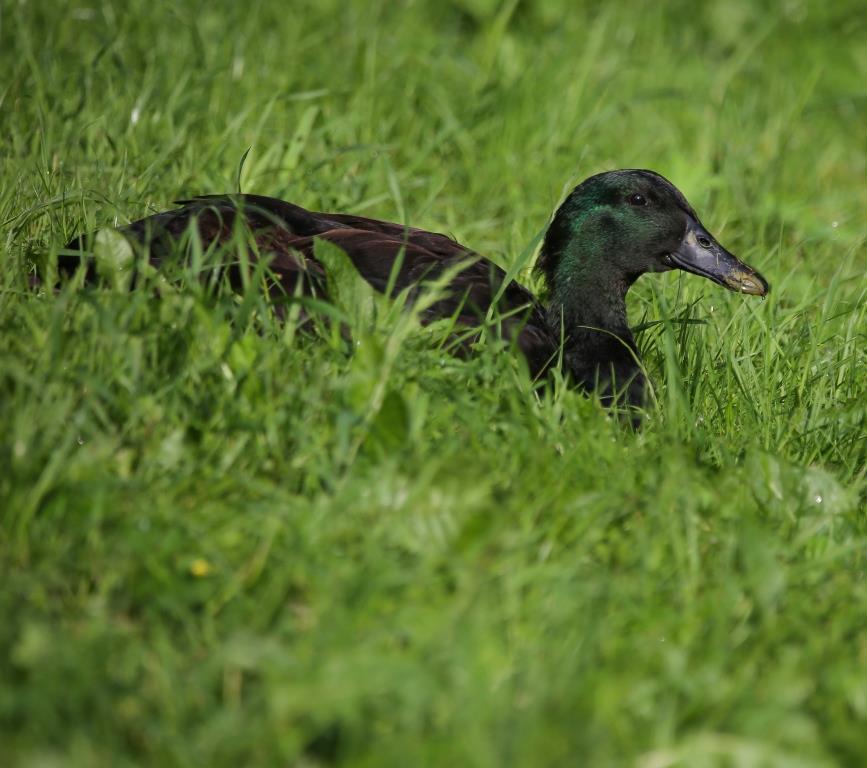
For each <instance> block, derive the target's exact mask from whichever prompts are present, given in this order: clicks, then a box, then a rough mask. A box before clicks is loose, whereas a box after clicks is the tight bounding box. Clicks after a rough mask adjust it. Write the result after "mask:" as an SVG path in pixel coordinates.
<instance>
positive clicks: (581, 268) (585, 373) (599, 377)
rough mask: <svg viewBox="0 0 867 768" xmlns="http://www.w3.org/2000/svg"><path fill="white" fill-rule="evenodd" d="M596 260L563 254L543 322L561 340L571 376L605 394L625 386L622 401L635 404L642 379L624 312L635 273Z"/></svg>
mask: <svg viewBox="0 0 867 768" xmlns="http://www.w3.org/2000/svg"><path fill="white" fill-rule="evenodd" d="M598 265H599V260H596V259H591V258H574V259H573V258H568V256H567V255H566V254H564V258H562V259H561V260H560V264H559V265H558V267H559V268H558V269H557V272H556V273H555V274H554V275H553V276H552V278H553V279H552V280H551V286H550V288H551V291H550V295H551V300H550V303H549V304H548V308H547V313H548V325H549V327H550V329H551V332H552V333H553V334H554V336H555V339H557V340H560V339H562V341H563V366H564V368H565V369H566V370H567V371H568V373H569V374H570V375H571V376H572V378H573V379H574V380H575V381H576V382H578V383H579V384H581V385H583V386H584V387H585V388H586V389H588V390H595V391H598V392H599V394H600V395H601V396H602V398H603V399H604V400H611V399H613V397H614V396H615V393H616V392H617V391H618V390H621V389H624V388H625V389H626V399H627V401H628V402H630V403H631V404H634V405H640V404H641V402H642V400H643V389H644V379H643V376H642V374H641V369H640V366H639V364H638V348H637V346H636V344H635V339H634V337H633V335H632V331H631V330H630V329H629V323H628V321H627V316H626V294H627V292H628V291H629V288H630V286H631V285H632V282H633V281H634V278H631V279H630V278H629V277H624V276H622V275H616V274H611V273H610V272H609V271H607V270H605V269H604V268H603V269H599V268H598Z"/></svg>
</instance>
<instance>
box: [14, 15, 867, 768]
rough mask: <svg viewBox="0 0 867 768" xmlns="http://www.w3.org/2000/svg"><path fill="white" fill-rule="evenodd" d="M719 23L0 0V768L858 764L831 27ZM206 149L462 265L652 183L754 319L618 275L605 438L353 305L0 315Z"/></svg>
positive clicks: (846, 99)
mask: <svg viewBox="0 0 867 768" xmlns="http://www.w3.org/2000/svg"><path fill="white" fill-rule="evenodd" d="M765 5H766V7H764V8H763V7H761V4H759V3H754V2H747V0H743V1H742V2H736V1H735V0H732V2H727V3H720V4H715V5H710V4H708V5H706V6H699V7H696V6H695V4H694V3H693V2H677V3H664V4H662V3H649V2H647V3H641V2H634V3H628V2H622V3H605V4H600V5H599V6H598V7H597V5H596V4H592V3H587V4H582V3H575V2H572V0H568V1H567V0H562V2H557V1H556V0H550V2H544V3H542V2H539V3H532V2H509V1H506V2H498V1H497V0H450V1H449V2H446V1H445V0H442V1H441V2H433V1H432V2H429V3H426V2H420V1H419V2H412V3H411V2H406V3H395V2H385V1H383V2H365V3H362V2H357V3H355V2H349V3H347V2H345V0H340V1H339V2H338V1H337V0H334V1H333V2H327V1H326V0H315V1H314V0H309V1H301V0H298V1H296V2H292V3H284V2H278V1H277V0H273V1H272V2H267V1H266V0H259V1H257V0H253V1H252V2H250V3H232V4H230V3H215V2H210V3H206V2H192V1H191V0H181V1H178V0H172V1H171V2H169V1H168V0H148V1H147V2H145V1H144V0H129V1H127V2H123V3H121V2H116V1H115V0H105V1H104V2H103V1H102V0H74V1H73V0H51V1H50V2H49V0H30V1H25V0H20V1H18V0H10V2H8V3H4V4H3V5H2V6H0V72H2V77H0V180H2V183H0V254H2V255H0V258H2V264H0V574H2V576H0V616H2V621H0V764H2V765H4V766H6V765H10V766H45V765H52V766H53V765H63V766H66V765H71V766H103V765H104V766H122V765H133V764H146V765H155V766H157V765H158V766H175V765H176V766H187V765H214V766H218V765H227V766H235V765H251V764H256V765H263V766H270V765H304V766H315V765H331V764H345V765H367V766H383V765H400V766H406V765H462V766H471V765H472V766H488V765H490V766H499V765H521V766H524V765H531V766H562V765H587V766H636V768H663V767H667V766H672V767H674V766H678V767H680V766H683V767H688V768H693V767H698V768H702V767H703V766H720V767H723V766H726V767H727V766H734V767H738V768H739V767H741V766H744V767H747V766H755V767H756V768H759V767H764V766H804V767H806V766H833V765H842V766H861V765H863V764H864V759H865V758H864V756H865V754H867V578H865V567H867V551H865V547H867V515H865V499H867V476H865V458H867V447H865V443H867V440H865V431H867V425H865V413H867V386H865V384H867V368H865V365H867V353H865V349H867V341H865V336H867V308H865V307H867V302H865V290H867V289H865V273H867V258H865V217H864V212H865V210H867V186H865V183H864V179H865V176H867V91H865V86H864V83H865V82H867V55H865V51H867V46H865V40H867V26H865V21H864V14H863V8H861V7H859V6H860V5H861V4H860V3H858V2H849V3H845V2H843V3H828V2H811V3H808V2H803V1H800V0H793V1H792V2H787V3H767V4H765ZM248 147H252V150H251V152H250V154H249V156H248V157H247V160H246V162H245V163H244V165H243V171H242V173H241V179H240V180H241V185H242V187H243V189H244V190H245V191H251V192H252V191H255V192H259V193H263V194H271V195H276V196H279V197H284V198H288V199H291V200H294V201H296V202H298V203H301V204H303V205H306V206H309V207H314V208H322V209H341V210H347V211H353V212H358V213H363V214H366V215H373V216H378V217H382V218H389V219H393V220H398V221H404V220H405V221H408V222H411V223H413V224H415V225H417V226H423V227H430V228H434V229H437V230H441V231H447V232H450V233H452V234H454V235H455V236H456V237H457V238H459V239H460V240H461V241H462V242H465V243H467V244H469V245H471V246H473V247H474V248H476V249H477V250H479V251H480V252H482V253H485V254H488V255H490V256H491V257H492V258H494V259H495V260H497V261H499V262H500V263H501V264H503V265H509V264H510V263H512V262H513V260H514V259H516V258H518V257H519V256H520V254H521V253H522V252H523V251H524V250H525V249H526V248H527V247H528V245H529V244H531V243H532V242H533V239H534V237H536V235H537V234H538V233H539V231H540V230H541V229H542V227H543V226H544V225H545V223H546V221H547V217H548V216H549V215H550V213H551V211H552V210H553V208H554V207H555V206H556V204H557V203H558V201H559V200H560V199H561V197H562V195H563V194H564V191H565V190H567V189H568V188H569V187H570V186H571V185H573V184H575V183H577V181H579V180H580V179H581V178H583V177H585V176H587V175H589V174H591V173H594V172H597V171H600V170H604V169H607V168H612V167H636V166H637V167H649V168H653V169H656V170H658V171H660V172H661V173H663V174H665V175H666V176H668V177H669V178H671V179H672V180H673V181H674V182H675V183H676V184H677V185H678V186H679V187H680V188H681V189H683V190H684V192H685V193H686V195H687V197H688V198H689V199H690V200H691V201H692V202H693V204H694V205H695V206H696V208H697V209H698V210H699V212H700V213H701V215H702V218H703V220H704V223H705V224H706V225H707V226H708V227H709V228H710V229H711V231H713V232H714V233H715V234H717V235H718V236H719V238H720V239H721V241H722V242H723V243H724V244H725V245H726V246H728V247H729V248H730V249H731V250H732V251H733V252H735V253H737V254H738V255H740V256H741V257H743V258H744V259H745V260H746V261H748V262H749V263H751V264H754V265H755V266H756V267H757V268H759V269H760V270H761V271H762V272H763V273H764V274H765V275H766V276H767V277H768V279H769V280H770V282H771V283H772V286H773V292H772V294H771V296H770V298H769V299H768V300H766V301H757V300H754V299H749V298H746V297H740V296H737V295H734V294H730V293H726V292H724V291H723V290H722V289H720V288H718V287H717V286H714V285H712V284H711V283H709V282H707V281H702V280H699V279H697V278H694V277H689V276H681V275H676V274H669V275H665V276H655V277H654V276H651V277H645V278H644V279H642V280H641V281H640V282H639V284H638V285H637V286H636V288H635V289H634V290H633V292H632V294H631V295H630V302H631V303H630V312H631V314H632V319H633V320H634V322H635V324H642V323H643V324H645V326H646V329H645V330H644V331H643V332H642V333H641V336H640V344H641V346H642V349H643V352H644V357H645V362H646V364H647V366H648V370H649V373H650V375H651V377H652V379H653V382H654V393H655V400H654V403H653V404H652V405H651V407H650V413H649V415H648V418H647V420H646V424H645V428H644V429H643V430H642V431H641V432H640V433H639V434H634V433H632V432H631V431H629V430H627V429H624V428H623V427H622V426H620V425H619V424H618V423H617V422H616V421H614V420H612V419H610V418H609V417H608V416H607V414H606V413H605V411H604V410H602V409H601V408H600V407H599V406H598V405H597V404H596V403H594V402H593V401H592V400H589V399H587V398H585V397H583V396H581V395H580V394H578V393H575V392H572V391H569V390H568V389H567V388H566V387H564V386H562V383H561V382H556V381H555V382H554V385H553V386H552V387H550V388H548V389H547V390H546V391H544V392H543V393H541V394H538V395H537V394H536V393H534V391H533V389H532V387H531V385H530V382H529V381H528V379H527V377H526V375H525V373H524V372H523V370H522V369H521V367H520V365H519V364H518V363H517V362H516V361H515V359H514V357H513V356H511V355H509V354H506V353H504V350H503V349H501V348H500V347H498V345H497V344H496V343H494V342H491V343H487V344H483V345H481V347H480V349H479V350H478V354H477V355H475V356H474V357H472V358H471V359H468V360H458V359H455V358H452V357H450V356H449V355H447V354H446V353H445V352H444V351H443V350H442V349H441V342H442V334H441V332H440V331H439V330H438V329H436V328H429V329H422V328H419V327H418V326H417V324H415V323H414V322H412V320H411V318H408V317H406V316H402V315H401V314H400V313H399V312H396V311H394V308H391V309H389V308H388V307H382V306H380V307H379V308H378V313H377V316H376V318H375V319H372V318H371V317H370V313H365V312H362V311H360V309H359V311H358V312H355V313H354V317H355V320H354V321H353V323H352V333H353V339H354V341H355V342H357V344H356V345H354V347H353V348H354V349H355V352H354V353H351V351H350V350H349V349H347V347H346V345H344V344H342V343H340V341H339V340H335V339H334V338H333V337H332V335H331V334H330V332H329V331H328V330H327V328H326V327H324V326H323V329H322V330H320V331H319V332H316V333H313V334H309V333H300V332H297V324H295V323H292V322H290V323H287V324H285V325H281V324H279V323H278V322H277V321H276V320H275V319H274V318H273V317H272V316H271V314H270V313H269V312H268V309H267V307H266V305H265V303H264V302H263V300H262V297H261V294H260V293H259V291H258V290H257V289H256V288H255V286H254V287H252V288H251V289H250V290H249V291H248V292H247V293H245V294H244V295H243V296H241V297H233V296H232V295H230V294H229V293H227V292H225V291H222V292H217V294H216V295H214V294H213V293H211V294H209V293H207V292H205V291H204V290H203V289H202V288H201V287H200V286H199V285H197V284H196V283H195V282H194V281H186V282H184V281H183V280H182V281H180V282H179V283H178V284H172V285H157V284H156V283H152V284H149V285H148V287H147V288H146V289H141V290H136V291H133V292H132V293H127V292H124V291H121V290H112V289H111V288H109V287H104V288H101V289H98V290H93V289H88V290H82V289H77V288H76V287H75V286H74V285H65V286H64V287H62V288H61V289H60V290H59V291H58V292H53V291H51V290H41V291H39V292H36V291H33V290H31V289H29V288H28V277H29V275H30V274H31V273H32V271H33V270H34V269H36V268H37V267H38V268H39V269H42V270H45V269H46V268H47V267H48V266H49V265H50V263H51V261H52V254H55V253H56V251H57V248H59V247H60V246H61V245H62V244H63V242H64V241H65V238H68V237H69V236H71V235H73V234H75V233H78V232H79V231H82V230H89V229H92V228H94V227H97V226H103V225H111V224H114V223H122V222H125V221H128V220H130V219H132V218H135V217H138V216H140V215H142V214H145V213H146V212H148V211H153V210H157V209H160V208H163V207H165V206H167V205H168V204H169V203H170V201H172V200H174V199H178V198H179V197H183V196H185V195H190V194H194V193H198V192H218V191H231V190H233V189H235V188H236V184H237V174H238V167H239V163H240V160H241V157H242V156H243V154H244V152H245V150H246V149H247V148H248ZM523 279H525V280H526V281H529V282H530V283H531V285H533V286H534V287H536V288H538V287H539V285H538V282H536V281H535V279H534V278H533V277H532V276H531V275H528V274H524V275H523ZM155 292H158V293H159V298H157V297H156V296H155ZM345 308H346V307H344V309H345ZM357 309H358V308H357ZM686 319H690V320H700V321H701V322H700V323H684V322H680V321H682V320H686Z"/></svg>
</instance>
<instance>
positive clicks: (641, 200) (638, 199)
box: [629, 192, 647, 205]
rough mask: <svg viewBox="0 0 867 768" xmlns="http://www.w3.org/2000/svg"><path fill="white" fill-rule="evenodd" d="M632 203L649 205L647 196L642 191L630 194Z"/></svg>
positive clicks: (630, 202)
mask: <svg viewBox="0 0 867 768" xmlns="http://www.w3.org/2000/svg"><path fill="white" fill-rule="evenodd" d="M629 204H630V205H647V198H646V197H645V196H644V195H642V194H641V193H640V192H635V193H633V194H631V195H630V196H629Z"/></svg>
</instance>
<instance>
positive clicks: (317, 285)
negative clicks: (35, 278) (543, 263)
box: [60, 194, 557, 376]
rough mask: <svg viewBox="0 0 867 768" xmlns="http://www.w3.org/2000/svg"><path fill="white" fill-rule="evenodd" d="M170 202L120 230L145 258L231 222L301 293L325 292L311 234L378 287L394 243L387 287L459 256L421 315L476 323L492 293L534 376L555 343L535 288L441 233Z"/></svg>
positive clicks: (232, 200) (296, 209) (222, 198)
mask: <svg viewBox="0 0 867 768" xmlns="http://www.w3.org/2000/svg"><path fill="white" fill-rule="evenodd" d="M177 204H178V205H179V206H180V207H178V208H175V209H173V210H170V211H165V212H162V213H158V214H154V215H152V216H148V217H146V218H143V219H139V220H138V221H134V222H132V223H131V224H129V225H127V226H126V227H123V228H121V230H120V231H121V232H123V233H124V234H125V235H126V236H127V237H128V238H129V239H130V240H132V241H133V242H135V243H138V244H140V245H142V246H145V247H146V248H147V252H148V258H149V261H150V263H151V264H152V265H153V266H155V267H159V266H160V265H161V264H163V263H164V261H165V260H166V259H167V258H169V257H170V256H171V255H172V254H175V253H177V252H178V244H179V243H181V242H183V239H184V238H185V237H188V236H189V234H190V233H191V232H194V233H195V234H196V235H197V236H198V238H199V239H200V241H201V243H202V246H203V248H208V247H216V248H220V247H223V248H225V249H226V250H227V251H229V250H230V249H231V246H232V244H233V238H235V237H236V236H237V233H238V232H239V225H241V227H242V229H241V230H240V231H243V233H244V236H245V237H247V238H252V239H253V240H254V241H255V243H256V250H257V251H258V253H259V254H260V255H262V256H265V255H267V256H268V257H269V259H270V261H269V268H270V270H271V273H272V275H273V277H274V282H273V283H272V284H271V286H270V287H269V292H270V294H271V295H272V297H274V298H275V299H276V298H277V297H279V296H281V295H287V294H288V295H294V294H295V292H296V291H297V290H298V289H299V282H300V284H301V285H300V289H301V292H302V293H304V294H316V295H318V296H327V292H326V281H325V270H324V268H323V266H322V264H320V263H319V262H318V261H317V260H316V257H315V252H314V243H315V240H316V239H317V238H319V239H321V240H325V241H328V242H330V243H333V244H334V245H336V246H337V247H339V248H340V249H341V250H343V251H344V252H345V253H346V254H347V256H348V257H349V259H350V260H351V261H352V263H353V265H354V266H355V268H356V269H357V270H358V273H359V274H360V275H361V276H362V277H363V278H364V279H365V280H366V281H367V282H368V283H369V284H370V285H371V286H373V288H375V289H376V290H377V291H380V292H383V293H384V292H385V291H386V290H387V289H388V285H389V280H390V279H391V277H392V271H393V268H394V265H395V263H396V261H397V259H398V256H399V255H400V254H401V253H403V258H402V261H401V262H400V269H399V271H398V273H397V275H395V277H394V290H395V292H397V293H399V292H401V291H402V290H404V289H405V288H410V298H412V296H413V294H414V292H415V290H416V289H418V287H419V286H420V285H421V284H422V283H423V282H424V281H426V280H431V279H435V278H437V277H438V276H440V275H441V274H442V273H443V272H444V271H445V270H447V269H449V268H450V267H453V266H455V265H457V264H463V265H465V266H464V268H463V269H462V270H461V271H459V272H458V273H457V274H456V275H455V276H454V277H453V278H452V279H451V281H450V283H449V289H450V290H449V291H448V293H447V295H446V296H445V297H444V298H443V299H442V300H440V301H438V302H437V303H436V304H434V305H433V306H431V307H430V308H429V309H428V310H427V311H426V313H425V316H424V318H423V319H424V320H425V321H427V322H432V321H434V320H437V319H441V318H448V317H455V318H456V320H457V323H458V324H459V325H462V326H466V327H470V328H472V327H477V326H480V325H482V324H483V323H484V322H485V318H486V317H487V315H488V311H489V309H490V308H491V305H492V304H494V302H495V301H496V308H495V309H496V314H497V315H498V316H499V317H500V318H502V319H501V320H500V321H499V326H500V333H501V334H502V335H503V337H504V338H506V339H509V340H515V342H516V344H517V346H518V347H519V349H521V351H522V352H523V353H524V355H525V357H526V358H527V361H528V363H529V367H530V371H531V373H532V374H533V375H534V376H537V375H539V374H540V373H541V372H542V371H543V370H544V369H545V368H546V367H547V365H548V364H549V363H550V361H551V359H552V358H553V356H554V353H555V351H556V349H557V345H556V344H555V343H554V342H553V340H552V339H551V337H550V334H549V332H548V329H547V323H546V321H545V315H544V312H543V310H542V308H541V307H540V305H539V303H538V302H537V300H536V299H535V297H534V296H533V295H532V294H531V293H530V292H529V291H528V290H527V289H525V288H524V287H522V286H521V285H519V284H518V283H515V282H514V281H512V282H510V283H509V284H508V285H507V286H506V287H505V288H503V282H504V281H505V279H506V273H505V272H504V271H503V270H502V269H501V268H500V267H498V266H497V265H495V264H494V263H493V262H491V261H489V260H487V259H484V258H482V257H480V256H479V255H478V254H476V253H475V252H474V251H472V250H470V249H469V248H467V247H465V246H463V245H461V244H460V243H458V242H457V241H456V240H454V239H453V238H451V237H448V236H447V235H443V234H439V233H436V232H428V231H425V230H422V229H417V228H414V227H407V226H403V225H401V224H396V223H393V222H388V221H380V220H378V219H369V218H365V217H363V216H354V215H351V214H345V213H322V212H316V211H309V210H307V209H305V208H302V207H300V206H298V205H295V204H293V203H289V202H286V201H284V200H279V199H276V198H272V197H265V196H262V195H248V194H239V195H203V196H198V197H194V198H191V199H188V200H181V201H178V203H177ZM86 245H87V243H86V238H85V237H81V238H76V239H75V240H73V241H72V242H70V243H69V245H67V248H66V250H67V251H69V252H73V253H67V254H65V255H62V256H61V257H60V259H61V265H60V266H61V268H66V269H67V270H70V271H71V270H74V269H75V268H77V266H78V264H79V257H78V256H77V255H76V254H75V253H74V252H81V251H86V250H87V248H86ZM250 258H251V259H254V258H255V254H251V255H250ZM225 266H226V267H227V268H228V275H229V279H230V281H231V282H232V284H233V285H236V286H240V285H241V271H240V266H239V265H237V264H227V265H225ZM470 342H471V340H469V341H467V342H466V343H467V345H469V343H470Z"/></svg>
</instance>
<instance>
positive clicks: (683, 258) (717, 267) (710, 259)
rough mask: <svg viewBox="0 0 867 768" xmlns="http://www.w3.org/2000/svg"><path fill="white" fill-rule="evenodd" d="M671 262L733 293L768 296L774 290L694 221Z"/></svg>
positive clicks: (670, 255) (672, 256)
mask: <svg viewBox="0 0 867 768" xmlns="http://www.w3.org/2000/svg"><path fill="white" fill-rule="evenodd" d="M669 259H670V260H671V263H672V265H673V266H675V267H678V268H680V269H682V270H684V271H686V272H692V273H693V274H695V275H701V276H702V277H706V278H708V279H709V280H713V281H714V282H715V283H719V284H720V285H723V286H725V287H726V288H728V289H729V290H730V291H737V292H738V293H748V294H752V295H754V296H766V295H767V293H768V291H769V290H770V286H769V285H768V281H767V280H765V278H763V277H762V276H761V275H760V274H759V273H758V272H757V271H756V270H755V269H753V268H752V267H751V266H749V265H747V264H744V263H743V262H742V261H741V260H740V259H739V258H738V257H737V256H735V255H734V254H732V253H729V252H728V251H727V250H726V249H725V248H723V247H722V246H721V245H720V244H719V243H718V242H717V241H716V238H714V236H713V235H711V234H710V233H709V232H708V231H707V230H706V229H705V228H704V227H703V226H702V225H701V224H700V223H699V222H697V221H694V220H692V219H690V221H689V223H688V224H687V228H686V234H684V236H683V240H682V241H681V243H680V245H679V246H678V247H677V250H675V251H674V252H673V253H671V254H669Z"/></svg>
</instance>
